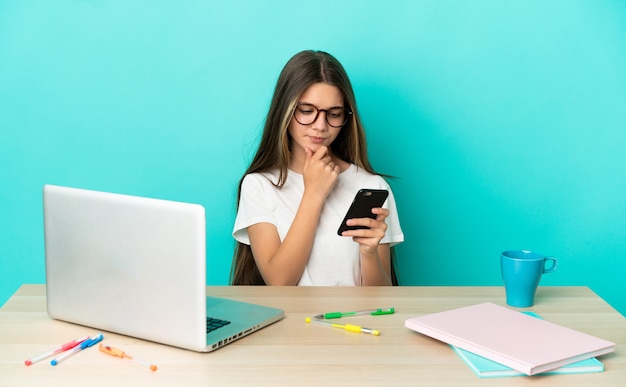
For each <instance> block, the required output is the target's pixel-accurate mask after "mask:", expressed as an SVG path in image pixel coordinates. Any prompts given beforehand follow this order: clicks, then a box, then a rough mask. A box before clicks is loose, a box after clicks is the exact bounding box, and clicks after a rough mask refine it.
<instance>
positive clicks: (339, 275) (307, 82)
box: [231, 51, 404, 286]
mask: <svg viewBox="0 0 626 387" xmlns="http://www.w3.org/2000/svg"><path fill="white" fill-rule="evenodd" d="M362 188H373V189H386V190H388V191H389V197H388V198H387V201H386V202H385V204H384V205H383V208H375V209H373V210H372V212H373V214H375V219H372V218H369V217H367V218H357V219H351V220H349V223H348V224H349V225H352V226H365V227H367V228H364V229H358V230H351V231H345V232H343V234H342V235H341V236H339V235H337V229H338V227H339V225H340V224H341V221H342V219H343V217H344V215H345V213H346V211H347V209H348V207H350V204H351V202H352V200H353V199H354V196H355V194H356V193H357V192H358V191H359V189H362ZM233 237H234V238H235V239H236V240H237V247H236V250H235V257H234V261H233V273H232V278H231V281H232V283H233V284H234V285H263V284H267V285H332V286H355V285H364V286H365V285H391V284H392V277H393V273H392V261H391V259H392V258H391V255H392V254H391V246H393V245H395V244H397V243H400V242H402V241H404V235H403V233H402V230H401V228H400V222H399V219H398V213H397V211H396V204H395V199H394V196H393V193H392V192H391V188H390V187H389V184H387V182H386V181H385V180H384V179H383V177H382V176H380V175H378V174H376V172H374V170H373V168H372V166H371V165H370V162H369V160H368V157H367V147H366V141H365V133H364V130H363V125H362V124H361V120H360V117H359V115H358V112H357V106H356V101H355V97H354V92H353V91H352V85H351V84H350V80H349V79H348V76H347V74H346V72H345V70H344V68H343V66H342V65H341V64H340V63H339V62H338V61H337V60H336V59H335V58H334V57H333V56H331V55H329V54H328V53H325V52H320V51H303V52H300V53H298V54H296V55H295V56H294V57H293V58H291V59H290V60H289V62H288V63H287V64H286V65H285V67H284V68H283V70H282V72H281V74H280V76H279V78H278V82H277V84H276V89H275V91H274V96H273V98H272V102H271V105H270V109H269V112H268V115H267V119H266V121H265V126H264V129H263V135H262V138H261V142H260V144H259V148H258V150H257V152H256V155H255V156H254V159H253V160H252V163H251V164H250V166H249V167H248V170H247V171H246V172H245V174H244V176H243V178H242V179H241V181H240V184H239V195H238V202H237V217H236V219H235V225H234V230H233Z"/></svg>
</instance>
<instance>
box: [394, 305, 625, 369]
mask: <svg viewBox="0 0 626 387" xmlns="http://www.w3.org/2000/svg"><path fill="white" fill-rule="evenodd" d="M405 326H406V327H407V328H409V329H412V330H414V331H417V332H419V333H422V334H425V335H427V336H430V337H433V338H435V339H437V340H441V341H443V342H446V343H448V344H451V345H454V346H456V347H459V348H461V349H464V350H466V351H470V352H473V353H475V354H477V355H480V356H482V357H485V358H487V359H489V360H493V361H495V362H498V363H500V364H504V365H506V366H508V367H511V368H513V369H515V370H517V371H519V372H523V373H525V374H526V375H534V374H538V373H542V372H546V371H549V370H552V369H555V368H558V367H561V366H564V365H566V364H570V363H574V362H577V361H580V360H584V359H588V358H591V357H596V356H600V355H603V354H605V353H609V352H612V351H613V350H614V348H615V343H612V342H610V341H606V340H603V339H600V338H597V337H594V336H591V335H588V334H586V333H582V332H579V331H576V330H573V329H569V328H566V327H563V326H561V325H558V324H554V323H551V322H549V321H545V320H541V319H538V318H535V317H531V316H528V315H525V314H523V313H519V312H518V311H514V310H511V309H508V308H506V307H503V306H499V305H495V304H493V303H489V302H486V303H482V304H477V305H472V306H467V307H463V308H458V309H453V310H449V311H445V312H440V313H434V314H429V315H425V316H420V317H414V318H411V319H408V320H406V321H405Z"/></svg>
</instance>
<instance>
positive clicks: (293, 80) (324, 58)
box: [231, 51, 376, 285]
mask: <svg viewBox="0 0 626 387" xmlns="http://www.w3.org/2000/svg"><path fill="white" fill-rule="evenodd" d="M314 83H326V84H329V85H332V86H335V87H337V88H338V89H339V90H340V91H341V94H342V95H343V99H344V105H345V107H346V108H348V109H350V110H351V111H352V115H351V118H350V120H349V121H348V122H347V123H346V124H345V125H344V126H343V128H342V129H341V131H340V132H339V135H338V136H337V138H336V139H335V141H333V143H332V144H331V146H330V149H331V151H332V153H333V154H335V155H336V156H337V157H339V158H340V159H342V160H344V161H347V162H349V163H352V164H355V165H356V166H357V167H359V168H362V169H364V170H366V171H368V172H370V173H376V172H374V170H373V169H372V166H371V165H370V162H369V159H368V157H367V144H366V142H365V131H364V129H363V125H362V123H361V119H360V117H359V114H358V111H357V106H356V100H355V97H354V91H353V90H352V85H351V84H350V80H349V78H348V74H347V73H346V71H345V70H344V68H343V66H342V65H341V63H339V61H338V60H337V59H335V58H334V57H333V56H332V55H330V54H328V53H326V52H323V51H302V52H299V53H298V54H296V55H294V56H293V57H292V58H291V59H290V60H289V61H288V62H287V64H286V65H285V67H284V68H283V70H282V71H281V73H280V76H279V77H278V81H277V82H276V88H275V89H274V96H273V98H272V102H271V104H270V109H269V112H268V114H267V119H266V120H265V126H264V128H263V135H262V137H261V141H260V143H259V148H258V150H257V152H256V154H255V156H254V158H253V159H252V162H251V163H250V166H249V167H248V169H247V170H246V172H245V173H244V175H243V176H242V178H241V180H240V181H239V188H238V192H237V208H239V200H240V198H241V183H242V181H243V178H244V177H245V176H246V175H247V174H250V173H255V172H267V171H270V170H275V169H278V170H279V175H278V176H279V177H278V181H276V182H273V184H274V185H275V186H276V187H278V188H281V187H282V186H283V185H284V184H285V182H286V180H287V171H288V167H289V163H290V162H291V138H290V137H289V134H288V131H287V129H288V127H289V122H290V121H291V118H292V116H293V111H294V109H295V107H296V105H297V103H298V100H299V99H300V96H301V95H302V93H304V91H305V90H306V89H307V88H308V87H309V86H311V85H313V84H314ZM232 266H233V267H232V271H231V283H232V284H233V285H265V281H264V280H263V277H262V276H261V273H260V272H259V269H258V268H257V266H256V262H255V261H254V256H253V255H252V250H251V248H250V246H249V245H246V244H244V243H241V242H237V245H236V248H235V255H234V258H233V264H232Z"/></svg>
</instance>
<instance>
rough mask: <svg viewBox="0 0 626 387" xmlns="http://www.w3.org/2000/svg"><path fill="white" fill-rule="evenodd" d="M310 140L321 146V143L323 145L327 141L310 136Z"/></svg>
mask: <svg viewBox="0 0 626 387" xmlns="http://www.w3.org/2000/svg"><path fill="white" fill-rule="evenodd" d="M309 140H311V142H312V143H314V144H321V143H323V142H324V141H325V140H326V139H325V138H324V137H313V136H310V137H309Z"/></svg>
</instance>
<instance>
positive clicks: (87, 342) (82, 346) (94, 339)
mask: <svg viewBox="0 0 626 387" xmlns="http://www.w3.org/2000/svg"><path fill="white" fill-rule="evenodd" d="M103 338H104V336H102V333H100V334H98V335H96V336H94V337H90V338H88V339H87V340H85V341H83V342H82V343H80V344H79V345H77V346H76V347H74V348H72V349H71V350H69V351H67V352H65V353H64V354H62V355H61V356H59V357H57V358H56V359H52V361H51V362H50V364H51V365H53V366H55V365H57V364H59V363H60V362H62V361H63V360H65V359H67V358H68V357H70V356H72V355H74V354H76V353H78V352H80V351H82V350H83V349H85V348H89V347H91V346H93V345H95V344H97V343H99V342H101V341H102V339H103Z"/></svg>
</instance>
